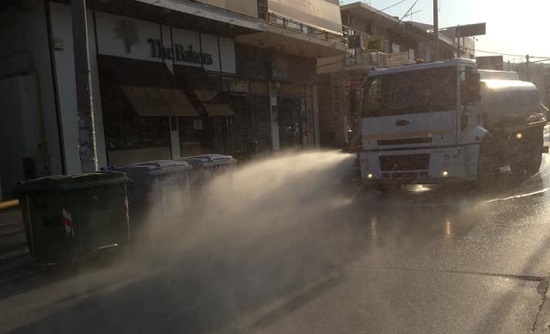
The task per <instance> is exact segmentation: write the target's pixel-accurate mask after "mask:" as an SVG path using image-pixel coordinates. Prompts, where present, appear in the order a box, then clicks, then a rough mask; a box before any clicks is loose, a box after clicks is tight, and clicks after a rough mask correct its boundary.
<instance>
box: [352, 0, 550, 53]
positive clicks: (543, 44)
mask: <svg viewBox="0 0 550 334" xmlns="http://www.w3.org/2000/svg"><path fill="white" fill-rule="evenodd" d="M359 1H360V2H364V3H367V4H369V5H370V6H372V7H374V8H376V9H384V8H387V7H390V6H392V5H394V4H396V5H395V6H394V7H391V8H389V9H387V10H384V12H386V13H387V14H390V15H392V16H398V17H399V18H401V17H402V16H403V15H405V13H406V12H407V11H408V10H409V8H410V7H411V6H412V5H413V4H414V3H415V1H416V0H354V1H350V0H345V1H342V3H343V4H348V3H353V2H359ZM397 3H399V4H397ZM438 3H439V5H438V6H439V27H440V28H445V27H451V26H456V25H466V24H473V23H481V22H486V24H487V31H486V35H484V36H476V37H475V38H476V39H477V42H476V49H477V50H476V56H491V55H494V54H493V53H497V54H505V55H509V56H505V60H510V61H512V62H513V61H516V62H523V61H525V55H527V54H529V55H530V57H531V59H530V60H532V61H536V60H542V59H545V58H550V38H549V36H548V35H547V34H548V32H550V0H521V1H511V0H439V2H438ZM432 6H433V0H418V2H417V3H416V5H415V6H414V7H413V9H412V13H413V15H412V16H408V17H406V18H404V19H403V20H404V21H410V20H413V21H418V22H423V23H428V24H432V23H433V7H432ZM482 51H487V52H482ZM489 52H490V53H489ZM512 55H517V56H512ZM534 57H540V58H534Z"/></svg>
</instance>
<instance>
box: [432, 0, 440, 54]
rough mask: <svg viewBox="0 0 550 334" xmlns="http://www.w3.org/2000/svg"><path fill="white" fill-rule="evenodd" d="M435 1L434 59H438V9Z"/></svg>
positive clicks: (435, 0)
mask: <svg viewBox="0 0 550 334" xmlns="http://www.w3.org/2000/svg"><path fill="white" fill-rule="evenodd" d="M437 1H438V0H434V5H433V9H434V49H435V52H434V60H439V10H438V8H437Z"/></svg>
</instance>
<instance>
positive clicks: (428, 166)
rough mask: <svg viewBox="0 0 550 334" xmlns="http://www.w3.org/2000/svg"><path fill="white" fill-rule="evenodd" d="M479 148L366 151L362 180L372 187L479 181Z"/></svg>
mask: <svg viewBox="0 0 550 334" xmlns="http://www.w3.org/2000/svg"><path fill="white" fill-rule="evenodd" d="M478 156H479V144H472V145H464V146H455V147H439V148H421V149H403V150H392V151H387V150H386V151H363V152H361V153H360V159H361V179H362V180H363V181H364V182H365V183H370V184H392V183H393V184H415V183H419V184H428V183H446V182H461V181H471V180H475V179H476V177H477V166H478Z"/></svg>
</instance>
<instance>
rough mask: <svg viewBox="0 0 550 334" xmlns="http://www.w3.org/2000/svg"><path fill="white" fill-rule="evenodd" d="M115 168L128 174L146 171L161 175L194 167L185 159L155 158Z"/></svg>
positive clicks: (150, 173)
mask: <svg viewBox="0 0 550 334" xmlns="http://www.w3.org/2000/svg"><path fill="white" fill-rule="evenodd" d="M111 168H112V169H113V170H117V171H123V172H126V173H127V174H137V173H144V174H149V175H159V174H166V173H175V172H183V171H187V170H189V169H192V168H193V167H192V166H191V165H190V164H188V163H187V162H185V161H175V160H154V161H145V162H138V163H135V164H131V165H128V166H120V167H111Z"/></svg>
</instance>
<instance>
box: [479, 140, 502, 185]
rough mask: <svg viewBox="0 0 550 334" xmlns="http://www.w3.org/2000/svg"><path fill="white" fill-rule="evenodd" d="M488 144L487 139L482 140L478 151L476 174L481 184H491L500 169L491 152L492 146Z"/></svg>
mask: <svg viewBox="0 0 550 334" xmlns="http://www.w3.org/2000/svg"><path fill="white" fill-rule="evenodd" d="M490 146H491V145H490V142H489V141H485V142H483V143H482V144H481V148H480V152H479V165H478V170H477V176H478V181H479V184H480V185H481V186H488V185H491V184H492V183H493V181H494V180H495V179H496V177H497V174H498V173H499V171H500V168H499V166H498V165H497V163H496V157H495V156H494V155H492V154H491V151H492V148H491V147H490Z"/></svg>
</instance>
